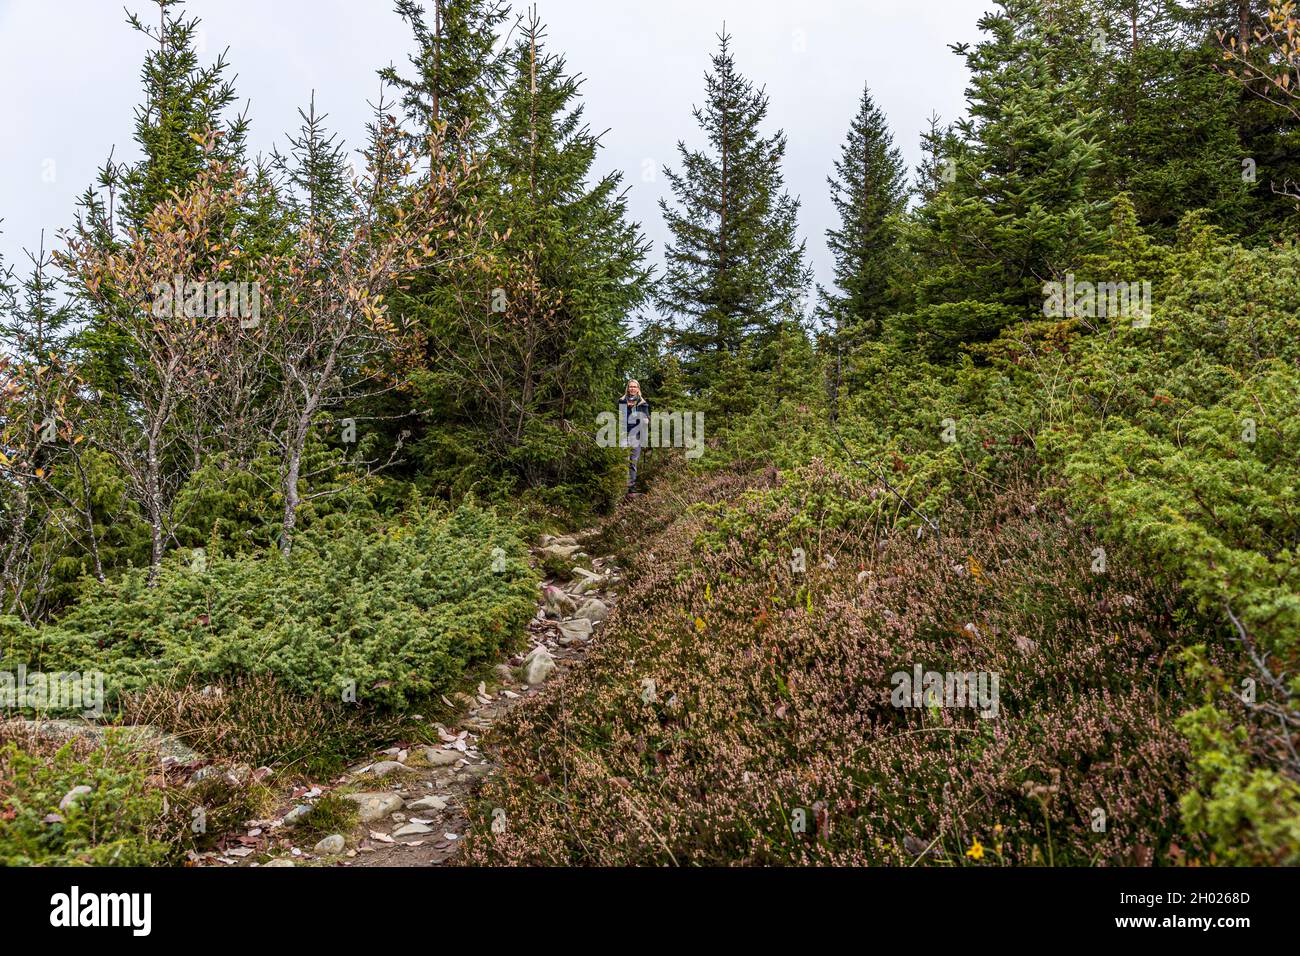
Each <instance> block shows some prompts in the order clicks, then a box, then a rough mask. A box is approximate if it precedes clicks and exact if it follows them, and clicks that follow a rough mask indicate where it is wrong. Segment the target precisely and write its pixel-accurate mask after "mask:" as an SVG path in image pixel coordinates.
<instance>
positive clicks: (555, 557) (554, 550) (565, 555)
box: [540, 544, 580, 562]
mask: <svg viewBox="0 0 1300 956" xmlns="http://www.w3.org/2000/svg"><path fill="white" fill-rule="evenodd" d="M579 550H580V549H579V548H578V546H577V545H576V544H548V545H547V546H546V547H544V548H542V550H541V552H540V554H541V556H542V557H543V558H544V559H549V560H551V561H561V562H562V561H568V560H569V559H570V558H571V557H573V556H574V555H575V554H577V553H578V551H579Z"/></svg>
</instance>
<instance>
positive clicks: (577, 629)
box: [529, 617, 591, 683]
mask: <svg viewBox="0 0 1300 956" xmlns="http://www.w3.org/2000/svg"><path fill="white" fill-rule="evenodd" d="M589 637H591V621H589V620H588V619H587V618H585V617H575V618H574V619H573V620H571V621H563V622H561V624H560V643H561V644H564V645H566V646H567V645H568V644H571V643H573V642H574V641H585V640H586V639H587V638H589ZM529 683H531V681H530V682H529Z"/></svg>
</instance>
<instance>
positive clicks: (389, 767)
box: [370, 760, 406, 777]
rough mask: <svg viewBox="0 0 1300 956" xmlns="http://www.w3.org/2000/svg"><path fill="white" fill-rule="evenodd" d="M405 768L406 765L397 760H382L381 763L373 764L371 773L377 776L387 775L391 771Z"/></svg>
mask: <svg viewBox="0 0 1300 956" xmlns="http://www.w3.org/2000/svg"><path fill="white" fill-rule="evenodd" d="M405 769H406V765H405V764H402V763H398V762H397V761H396V760H381V761H379V763H376V764H371V766H370V773H371V775H372V776H375V777H387V776H388V775H389V774H390V773H394V772H396V771H398V770H405Z"/></svg>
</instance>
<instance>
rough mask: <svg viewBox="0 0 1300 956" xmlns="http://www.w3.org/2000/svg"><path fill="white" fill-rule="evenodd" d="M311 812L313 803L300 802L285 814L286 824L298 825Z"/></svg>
mask: <svg viewBox="0 0 1300 956" xmlns="http://www.w3.org/2000/svg"><path fill="white" fill-rule="evenodd" d="M309 813H311V804H310V803H300V804H298V806H296V807H294V808H293V809H292V810H290V811H289V812H288V813H286V814H285V815H284V825H285V826H287V827H292V826H297V825H298V823H299V822H300V821H301V820H302V818H303V817H305V816H306V815H307V814H309Z"/></svg>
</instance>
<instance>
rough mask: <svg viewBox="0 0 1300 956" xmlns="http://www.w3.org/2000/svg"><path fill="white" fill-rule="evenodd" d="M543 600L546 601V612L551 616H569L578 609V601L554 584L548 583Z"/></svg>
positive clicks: (543, 593)
mask: <svg viewBox="0 0 1300 956" xmlns="http://www.w3.org/2000/svg"><path fill="white" fill-rule="evenodd" d="M542 600H543V601H544V602H545V606H546V613H547V614H549V615H550V616H551V617H567V616H568V615H570V614H572V613H573V612H574V611H576V610H577V609H578V604H577V602H576V601H574V600H573V598H571V597H569V595H567V594H565V593H564V592H563V591H561V590H560V589H559V588H557V587H556V586H555V585H554V584H548V585H546V588H545V589H544V590H543V591H542Z"/></svg>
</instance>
